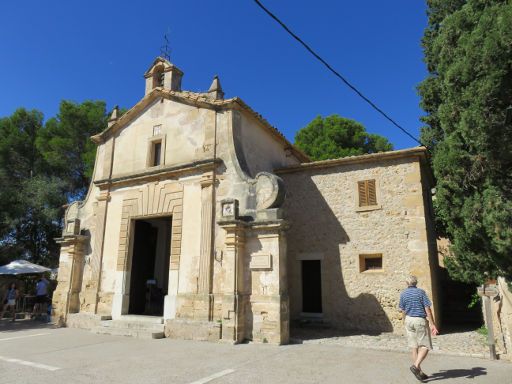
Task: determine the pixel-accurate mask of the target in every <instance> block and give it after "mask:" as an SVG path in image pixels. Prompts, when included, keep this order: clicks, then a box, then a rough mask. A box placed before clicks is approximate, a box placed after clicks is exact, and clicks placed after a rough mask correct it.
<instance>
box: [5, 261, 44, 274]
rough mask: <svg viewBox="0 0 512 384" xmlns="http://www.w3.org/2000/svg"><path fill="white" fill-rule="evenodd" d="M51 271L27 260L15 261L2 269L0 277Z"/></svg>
mask: <svg viewBox="0 0 512 384" xmlns="http://www.w3.org/2000/svg"><path fill="white" fill-rule="evenodd" d="M50 271H51V269H50V268H46V267H43V266H41V265H37V264H34V263H31V262H30V261H27V260H14V261H11V262H10V263H9V264H6V265H2V266H1V267H0V275H31V274H38V273H44V272H50Z"/></svg>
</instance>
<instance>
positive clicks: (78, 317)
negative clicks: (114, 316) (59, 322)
mask: <svg viewBox="0 0 512 384" xmlns="http://www.w3.org/2000/svg"><path fill="white" fill-rule="evenodd" d="M110 319H111V317H110V316H103V315H95V314H93V313H69V314H68V317H67V319H66V324H65V325H66V326H67V327H68V328H82V329H93V328H95V327H99V326H100V325H101V321H102V320H110Z"/></svg>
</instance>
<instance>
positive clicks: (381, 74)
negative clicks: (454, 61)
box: [0, 0, 426, 149]
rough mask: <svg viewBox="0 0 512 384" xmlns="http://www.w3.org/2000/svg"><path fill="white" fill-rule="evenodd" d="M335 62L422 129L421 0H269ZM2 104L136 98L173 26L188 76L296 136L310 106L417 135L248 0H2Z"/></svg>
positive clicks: (396, 137)
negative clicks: (215, 86)
mask: <svg viewBox="0 0 512 384" xmlns="http://www.w3.org/2000/svg"><path fill="white" fill-rule="evenodd" d="M262 2H263V3H264V4H265V5H266V6H267V7H268V8H269V9H270V10H271V11H273V12H274V13H275V14H277V15H278V16H279V17H280V18H281V19H282V20H283V21H284V22H285V23H287V24H288V26H289V27H291V29H292V30H293V31H294V32H296V33H297V34H298V35H299V36H301V37H302V38H303V39H304V40H305V41H306V42H307V43H308V44H310V45H311V46H312V47H313V48H314V49H316V50H317V51H318V52H319V53H320V55H321V56H323V57H324V58H325V59H326V60H327V61H328V62H329V63H331V65H333V66H334V67H335V68H336V69H337V70H338V71H339V72H341V73H342V74H343V75H344V76H345V77H347V78H348V79H349V80H350V81H351V82H352V83H353V84H355V85H356V86H357V87H358V88H359V89H360V90H362V91H363V93H365V94H366V95H367V96H368V97H370V98H371V99H372V100H373V101H374V102H375V103H376V104H377V105H378V106H380V107H381V108H382V109H384V110H385V111H386V112H387V113H388V114H390V115H391V116H392V117H393V118H394V119H396V120H397V121H398V122H399V123H400V124H401V125H402V126H404V127H406V128H407V129H408V130H410V131H411V132H412V133H413V134H415V135H417V134H418V132H419V127H420V126H421V123H420V121H419V117H420V116H421V115H422V111H421V109H420V108H419V98H418V95H417V91H416V86H417V84H418V83H419V82H420V81H421V80H422V79H423V78H424V77H425V75H426V70H425V66H424V64H423V62H422V49H421V43H420V39H421V36H422V34H423V29H424V28H425V26H426V14H425V9H426V8H425V4H424V2H423V1H422V0H416V1H411V0H393V1H381V0H360V1H348V0H345V1H337V0H316V1H305V0H295V1H294V0H262ZM0 14H1V18H2V22H1V23H0V116H6V115H9V114H11V113H12V112H14V110H15V109H16V108H18V107H26V108H29V109H32V108H36V109H38V110H41V111H42V112H43V113H44V114H45V117H47V118H48V117H51V116H53V115H55V114H56V113H57V111H58V105H59V102H60V100H63V99H68V100H74V101H77V102H81V101H84V100H88V99H99V100H105V101H106V102H107V106H108V108H111V107H113V106H114V105H116V104H118V105H120V106H121V107H125V108H129V107H131V106H133V105H134V104H135V103H136V102H137V101H138V100H139V99H140V98H142V97H143V94H144V79H143V77H142V75H143V73H144V72H145V70H146V69H147V67H148V66H149V65H150V64H151V63H152V61H153V59H154V58H155V57H156V56H158V55H159V52H160V46H161V45H162V44H163V39H162V36H163V34H164V33H165V32H166V31H167V29H168V28H169V29H170V40H171V48H172V51H171V61H172V62H173V63H174V64H175V65H177V66H178V67H179V68H181V69H182V70H183V71H184V72H185V76H184V79H183V88H184V89H187V90H192V91H202V90H206V89H208V87H209V85H210V83H211V80H212V78H213V76H214V75H215V74H218V75H219V76H220V80H221V83H222V86H223V88H224V91H225V92H226V97H232V96H239V97H241V98H242V99H243V100H244V101H245V102H246V103H248V104H249V105H251V106H252V107H253V108H254V109H255V110H256V111H258V112H259V113H261V114H262V115H263V116H264V117H265V118H266V119H267V120H268V121H269V122H270V123H271V124H272V125H274V126H276V127H277V128H278V129H279V130H280V131H282V132H283V133H284V134H285V135H286V136H287V138H288V139H289V140H291V141H293V138H294V135H295V133H296V131H297V130H299V129H300V128H302V127H304V126H305V125H306V124H307V123H308V122H309V121H311V120H312V119H313V118H314V117H315V116H317V115H322V116H326V115H329V114H334V113H337V114H340V115H342V116H344V117H348V118H352V119H355V120H357V121H360V122H361V123H363V124H364V125H365V126H366V128H367V130H368V131H370V132H373V133H379V134H381V135H384V136H386V137H388V138H389V139H390V141H391V142H392V143H393V144H394V145H395V148H396V149H400V148H406V147H411V146H415V145H416V143H415V142H414V141H413V140H412V139H410V138H409V137H407V136H405V135H404V134H403V133H402V132H400V131H399V130H398V129H397V128H395V127H394V126H392V125H391V124H390V123H389V122H388V121H387V120H385V119H384V118H383V117H381V116H380V115H379V114H377V112H375V111H374V110H372V109H371V108H370V107H369V106H368V105H367V104H365V103H364V102H363V101H362V100H361V99H360V98H358V97H357V96H356V95H355V94H354V93H353V92H352V91H350V90H349V89H348V88H347V87H346V86H344V85H343V84H342V83H341V82H340V81H339V80H338V79H336V78H335V77H334V76H333V75H332V74H331V73H329V72H328V71H327V70H326V69H325V68H324V67H323V66H322V65H321V64H320V63H318V62H317V61H316V60H315V59H314V58H313V57H312V56H311V55H310V54H309V53H307V52H306V51H305V50H304V49H303V48H302V47H301V46H299V45H298V43H296V42H295V41H294V40H292V39H291V38H290V37H289V36H288V35H287V34H286V33H285V32H284V30H282V29H281V27H279V26H278V25H277V24H276V23H275V22H274V21H273V20H271V19H270V18H269V17H268V16H267V15H265V14H264V13H263V12H262V11H261V10H260V9H259V8H258V7H257V6H256V4H255V3H254V1H252V0H215V1H212V0H167V1H160V0H153V1H133V0H125V1H117V0H116V1H113V0H108V1H107V0H102V1H98V0H88V1H78V0H66V1H64V0H61V1H56V0H48V1H40V0H25V1H9V2H2V4H1V5H0Z"/></svg>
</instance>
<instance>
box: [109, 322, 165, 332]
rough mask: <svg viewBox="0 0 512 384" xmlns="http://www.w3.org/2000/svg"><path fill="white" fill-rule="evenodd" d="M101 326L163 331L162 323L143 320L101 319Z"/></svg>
mask: <svg viewBox="0 0 512 384" xmlns="http://www.w3.org/2000/svg"><path fill="white" fill-rule="evenodd" d="M100 324H101V326H102V327H105V328H127V329H134V330H147V331H159V332H163V330H164V325H163V324H157V323H151V322H145V321H127V320H109V321H101V322H100Z"/></svg>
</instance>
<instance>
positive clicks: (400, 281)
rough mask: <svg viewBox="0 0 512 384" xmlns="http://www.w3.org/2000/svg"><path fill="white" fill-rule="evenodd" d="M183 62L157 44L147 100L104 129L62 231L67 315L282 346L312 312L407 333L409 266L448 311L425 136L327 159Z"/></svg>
mask: <svg viewBox="0 0 512 384" xmlns="http://www.w3.org/2000/svg"><path fill="white" fill-rule="evenodd" d="M183 75H184V74H183V72H182V71H181V70H180V69H179V68H178V67H177V66H176V65H174V64H172V63H171V62H170V61H168V60H167V59H165V58H161V57H158V58H157V59H156V60H155V61H154V62H153V63H152V64H151V66H150V67H149V68H148V70H147V71H146V72H145V74H144V79H145V92H144V96H143V97H142V98H141V100H140V101H139V102H138V103H137V104H135V105H134V106H133V107H132V108H131V109H129V110H128V111H126V112H125V113H123V114H120V111H119V110H118V108H114V110H113V111H112V114H111V116H110V119H109V121H108V126H107V127H105V129H104V130H103V131H102V132H101V133H99V134H97V135H95V136H93V137H92V140H93V141H94V143H95V144H96V145H97V154H96V160H95V167H94V172H93V176H92V182H91V185H90V188H89V191H88V194H87V196H86V198H85V199H84V201H79V202H74V203H72V204H70V205H69V206H68V208H67V210H66V213H65V218H64V229H63V233H62V237H61V238H59V239H58V242H59V243H60V244H61V253H60V261H59V263H60V265H59V275H58V286H57V289H56V291H55V292H54V296H53V303H54V315H55V318H56V320H57V321H58V322H59V323H60V324H62V325H67V326H69V327H81V328H87V329H91V330H93V331H94V332H97V333H110V334H124V335H132V336H138V337H152V338H158V337H171V338H182V339H199V340H211V341H217V340H221V341H227V342H232V343H239V342H243V341H246V340H251V341H255V342H262V343H273V344H285V343H288V342H289V339H290V329H291V328H292V329H293V326H295V325H300V324H307V323H321V324H323V325H325V326H329V327H332V328H335V329H341V330H359V331H380V332H383V331H394V330H396V329H397V328H398V327H399V326H400V323H401V322H400V314H399V312H398V309H397V307H398V299H399V292H400V291H401V290H402V289H403V288H404V284H405V283H404V281H405V278H406V277H407V276H408V275H409V274H414V275H416V276H418V278H419V281H420V283H419V284H420V285H421V287H422V288H424V289H425V290H426V291H427V293H428V294H429V295H430V297H431V298H433V302H434V311H435V312H436V310H437V305H438V304H437V281H436V271H437V268H438V265H437V250H436V235H435V230H434V226H433V218H432V202H431V189H432V175H431V172H430V169H429V166H428V161H427V152H426V149H425V148H423V147H415V148H410V149H404V150H397V151H390V152H383V153H373V154H368V155H362V156H353V157H346V158H341V159H334V160H325V161H316V162H313V161H310V159H309V158H308V156H306V155H305V154H304V153H302V152H301V151H300V150H299V149H297V148H296V147H294V146H293V145H292V144H291V143H290V142H288V140H287V139H286V138H285V137H284V136H283V135H282V134H281V133H280V132H279V131H278V130H277V129H276V128H275V127H273V126H272V125H270V124H269V123H268V122H267V121H266V120H265V119H264V118H263V117H262V116H261V115H260V114H259V113H257V112H256V111H254V110H253V109H252V108H251V107H250V106H249V105H247V104H246V103H244V102H243V100H242V99H240V98H238V97H233V98H225V97H224V92H223V89H222V87H221V83H220V80H219V78H218V77H214V78H213V81H212V83H211V85H210V87H209V89H208V90H207V91H205V92H191V91H186V90H184V89H182V79H183ZM205 88H206V87H205Z"/></svg>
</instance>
